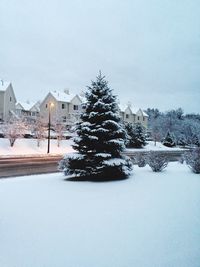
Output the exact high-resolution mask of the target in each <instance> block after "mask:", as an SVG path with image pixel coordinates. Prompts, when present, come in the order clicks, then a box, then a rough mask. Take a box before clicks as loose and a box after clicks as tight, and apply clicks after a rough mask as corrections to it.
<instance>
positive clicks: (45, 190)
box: [0, 163, 200, 267]
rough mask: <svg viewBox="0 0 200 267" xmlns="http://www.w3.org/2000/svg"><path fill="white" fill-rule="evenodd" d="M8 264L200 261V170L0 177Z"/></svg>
mask: <svg viewBox="0 0 200 267" xmlns="http://www.w3.org/2000/svg"><path fill="white" fill-rule="evenodd" d="M0 203H1V204H0V229H1V232H0V240H1V242H0V266H1V267H132V266H133V267H199V266H200V176H199V175H197V174H193V173H191V172H190V170H189V169H188V168H187V167H186V166H184V165H181V164H179V163H171V164H170V165H169V167H168V168H167V169H166V170H165V171H164V172H163V173H153V172H152V171H151V170H150V169H149V168H148V167H145V168H138V167H135V169H134V173H133V175H132V177H130V178H129V179H127V180H123V181H116V182H105V183H94V182H70V181H65V180H64V177H63V175H62V174H61V173H57V174H48V175H38V176H31V177H30V176H29V177H20V178H11V179H1V180H0Z"/></svg>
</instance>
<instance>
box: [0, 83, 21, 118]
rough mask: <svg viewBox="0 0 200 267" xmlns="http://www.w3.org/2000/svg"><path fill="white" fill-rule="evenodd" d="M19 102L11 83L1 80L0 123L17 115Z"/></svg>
mask: <svg viewBox="0 0 200 267" xmlns="http://www.w3.org/2000/svg"><path fill="white" fill-rule="evenodd" d="M16 102H17V100H16V97H15V93H14V90H13V87H12V84H11V82H4V81H3V80H0V121H7V120H9V117H10V116H11V115H15V104H16Z"/></svg>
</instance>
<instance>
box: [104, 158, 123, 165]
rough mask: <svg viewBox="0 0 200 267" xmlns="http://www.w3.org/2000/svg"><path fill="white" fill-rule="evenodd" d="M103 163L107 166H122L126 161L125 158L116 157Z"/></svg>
mask: <svg viewBox="0 0 200 267" xmlns="http://www.w3.org/2000/svg"><path fill="white" fill-rule="evenodd" d="M103 163H104V164H105V165H107V166H121V165H123V164H124V163H125V160H124V159H123V158H121V159H120V158H114V159H108V160H104V161H103Z"/></svg>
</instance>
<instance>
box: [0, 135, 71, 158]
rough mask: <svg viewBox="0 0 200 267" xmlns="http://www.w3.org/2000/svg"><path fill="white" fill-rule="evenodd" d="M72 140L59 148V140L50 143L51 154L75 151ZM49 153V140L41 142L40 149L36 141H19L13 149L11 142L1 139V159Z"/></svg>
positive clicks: (65, 141)
mask: <svg viewBox="0 0 200 267" xmlns="http://www.w3.org/2000/svg"><path fill="white" fill-rule="evenodd" d="M72 143H73V141H72V139H69V140H62V141H61V142H60V147H58V146H57V140H55V139H52V140H51V142H50V153H51V154H65V153H69V152H72V151H73V148H72ZM46 153H47V140H44V141H41V143H40V147H37V140H36V139H25V138H23V139H17V140H16V141H15V144H14V146H13V147H10V145H9V140H8V139H6V138H0V157H2V156H16V155H39V154H46Z"/></svg>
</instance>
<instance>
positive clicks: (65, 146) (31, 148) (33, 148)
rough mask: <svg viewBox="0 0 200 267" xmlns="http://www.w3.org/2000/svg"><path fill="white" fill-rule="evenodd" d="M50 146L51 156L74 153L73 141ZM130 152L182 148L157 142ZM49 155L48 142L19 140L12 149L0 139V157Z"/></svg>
mask: <svg viewBox="0 0 200 267" xmlns="http://www.w3.org/2000/svg"><path fill="white" fill-rule="evenodd" d="M50 144H51V146H50V153H51V154H65V153H70V152H73V148H72V144H73V140H72V139H69V140H62V141H61V142H60V147H58V146H57V140H55V139H52V140H51V143H50ZM128 150H129V151H146V150H160V151H161V150H162V151H163V150H180V148H178V147H175V148H168V147H166V146H163V145H162V144H161V143H159V142H157V144H156V146H154V142H151V141H150V142H149V143H148V144H147V145H146V146H145V147H144V148H142V149H128ZM46 153H47V140H44V141H41V144H40V147H37V140H36V139H17V140H16V142H15V144H14V146H13V147H10V145H9V140H8V139H6V138H0V157H2V156H17V155H40V154H46Z"/></svg>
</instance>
